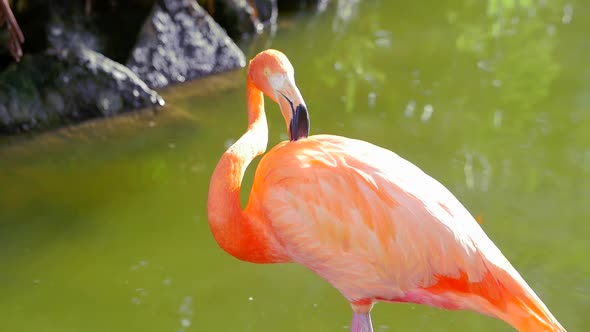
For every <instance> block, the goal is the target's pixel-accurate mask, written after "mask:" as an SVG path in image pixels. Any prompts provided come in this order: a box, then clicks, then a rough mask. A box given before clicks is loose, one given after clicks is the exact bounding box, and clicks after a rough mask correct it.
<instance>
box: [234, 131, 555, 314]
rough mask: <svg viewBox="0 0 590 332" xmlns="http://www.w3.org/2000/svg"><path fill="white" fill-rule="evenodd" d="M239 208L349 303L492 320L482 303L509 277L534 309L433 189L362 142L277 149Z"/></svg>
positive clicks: (494, 253)
mask: <svg viewBox="0 0 590 332" xmlns="http://www.w3.org/2000/svg"><path fill="white" fill-rule="evenodd" d="M246 210H247V211H256V214H257V215H262V216H264V219H265V222H267V223H268V225H270V226H271V228H272V231H273V232H274V234H275V236H276V237H277V240H278V243H280V244H281V245H282V246H283V248H282V250H283V251H284V253H285V254H286V255H287V256H288V257H290V259H291V260H292V261H294V262H297V263H301V264H303V265H305V266H307V267H308V268H309V269H311V270H312V271H314V272H316V273H317V274H319V275H320V276H321V277H323V278H324V279H326V280H327V281H329V282H330V283H331V284H332V285H333V286H334V287H336V288H337V289H338V290H339V291H340V292H341V293H342V294H343V295H344V296H345V297H347V298H348V299H349V301H358V300H363V299H372V300H386V301H409V302H417V303H425V304H430V305H434V306H439V307H445V308H451V309H472V310H477V311H480V312H484V313H486V314H492V315H496V316H498V315H500V314H498V313H497V312H496V311H497V310H496V309H495V307H494V308H492V309H489V310H488V309H485V308H484V307H486V306H488V307H489V305H488V304H489V302H498V303H494V304H495V306H498V305H499V306H505V305H504V304H502V303H499V302H501V300H502V296H503V295H502V292H503V287H504V288H505V286H501V285H500V284H501V283H504V284H506V283H508V282H509V281H510V282H516V284H517V285H518V287H519V289H522V288H523V287H524V289H523V291H524V293H526V294H527V296H526V298H529V297H532V301H533V302H535V303H534V305H538V304H537V300H538V298H537V297H536V296H535V295H534V292H533V291H532V290H530V288H528V286H526V283H525V282H524V281H523V280H522V278H521V277H520V276H519V275H518V272H516V270H515V269H514V268H513V267H512V266H511V265H510V263H509V262H508V261H507V260H506V258H505V257H504V256H503V255H502V253H501V252H500V250H499V249H498V248H497V247H496V246H495V245H494V244H493V243H492V241H491V240H490V239H489V238H488V237H487V236H486V235H485V233H484V232H483V230H482V229H481V228H480V226H479V225H478V224H477V222H476V221H475V220H474V218H473V217H472V216H471V214H470V213H469V212H468V211H467V210H466V209H465V208H464V207H463V205H462V204H461V203H460V202H459V201H458V200H457V199H456V198H455V197H454V196H453V195H452V194H451V193H450V192H449V191H448V190H447V189H446V188H445V187H444V186H443V185H442V184H440V183H439V182H438V181H436V180H435V179H433V178H432V177H430V176H428V175H427V174H425V173H424V172H423V171H421V170H420V169H419V168H418V167H416V166H415V165H413V164H412V163H410V162H408V161H406V160H404V159H403V158H401V157H399V156H398V155H396V154H395V153H393V152H391V151H389V150H386V149H383V148H380V147H377V146H375V145H372V144H369V143H366V142H363V141H358V140H353V139H348V138H344V137H339V136H329V135H319V136H311V137H309V138H307V139H304V140H300V141H297V142H290V143H283V144H280V145H278V146H277V147H275V148H274V149H273V150H272V151H270V152H269V153H268V154H267V155H266V156H265V157H264V158H263V159H262V160H261V162H260V165H259V166H258V169H257V171H256V175H255V180H254V184H253V188H252V194H251V197H250V202H249V204H248V207H247V209H246ZM499 279H502V280H499ZM473 294H475V296H473ZM531 294H532V295H531ZM486 301H487V302H486ZM483 302H485V303H483ZM538 302H540V300H538ZM541 306H542V307H543V308H544V310H546V308H545V307H544V305H542V303H541ZM544 310H543V311H544Z"/></svg>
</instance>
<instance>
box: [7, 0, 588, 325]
mask: <svg viewBox="0 0 590 332" xmlns="http://www.w3.org/2000/svg"><path fill="white" fill-rule="evenodd" d="M480 2H481V3H483V4H479V3H480ZM338 3H339V5H338V6H337V5H336V2H335V1H334V4H333V5H331V6H330V7H329V8H328V10H327V11H326V12H325V13H323V14H321V15H312V14H308V15H293V16H291V17H283V20H282V21H281V25H280V28H279V29H278V31H277V33H276V35H275V36H274V37H273V38H270V37H268V36H265V37H262V38H259V39H258V40H256V41H254V43H253V44H252V45H248V46H246V48H247V49H246V52H247V53H248V55H249V56H251V55H253V54H255V53H256V52H258V51H259V50H261V49H263V48H266V47H274V48H278V49H281V50H283V51H284V52H285V53H286V54H287V55H288V56H289V57H290V58H291V60H292V62H293V64H294V66H295V68H296V79H297V83H298V85H299V88H300V90H301V91H302V93H303V96H304V98H305V100H306V102H307V105H308V106H309V109H310V113H311V118H312V132H313V133H333V134H338V135H345V136H349V137H355V138H360V139H363V140H366V141H370V142H373V143H376V144H378V145H381V146H384V147H387V148H389V149H391V150H393V151H396V152H397V153H399V154H400V155H402V156H404V157H405V158H407V159H409V160H411V161H412V162H414V163H415V164H417V165H419V166H420V167H422V168H423V169H424V170H425V171H427V172H428V173H430V174H431V175H433V176H435V177H436V178H438V179H439V180H440V181H441V182H442V183H444V184H445V185H446V186H448V187H449V188H450V189H451V191H453V192H454V193H455V194H456V195H457V196H458V198H459V199H460V200H461V201H462V202H463V203H464V204H465V205H466V206H467V207H468V209H469V210H470V211H472V213H473V214H474V215H481V216H483V224H482V227H483V228H484V229H485V231H486V232H487V233H488V234H489V236H490V237H491V238H492V239H493V240H494V241H495V243H496V244H497V245H498V246H499V247H500V248H501V249H502V250H503V252H504V253H505V255H506V256H507V257H508V258H509V260H511V262H512V263H513V264H514V265H515V267H516V268H517V269H518V270H519V271H520V272H521V274H522V275H523V276H524V277H525V279H526V280H527V281H528V282H529V284H530V285H531V286H532V287H533V288H534V289H535V290H536V291H537V293H538V294H539V295H540V296H541V298H542V299H543V300H544V302H545V303H546V304H547V306H548V307H549V308H550V309H551V310H552V312H553V313H554V314H555V315H556V316H557V317H558V319H559V320H560V321H561V322H562V323H563V325H564V326H565V327H566V328H567V329H568V330H569V331H586V330H588V329H590V316H589V315H588V313H589V312H590V311H589V310H590V219H589V217H590V129H589V128H590V111H589V109H590V92H589V91H590V66H589V65H588V59H590V42H589V39H588V35H587V31H589V29H590V23H589V21H588V20H587V19H585V18H586V17H588V15H590V4H588V2H587V1H585V0H577V1H568V2H564V1H534V0H527V1H524V0H521V1H516V2H513V1H509V0H503V1H499V0H488V1H487V2H482V1H475V0H472V1H462V2H460V3H459V2H450V1H441V2H438V3H436V4H435V2H431V3H429V4H428V5H420V4H418V3H421V2H418V1H365V2H362V3H358V4H356V5H355V4H354V1H340V2H338ZM422 3H423V2H422ZM243 83H244V71H240V72H237V73H232V74H228V75H222V76H220V77H215V78H212V79H207V80H203V81H197V82H194V83H192V84H190V85H187V86H180V87H176V88H172V89H169V90H167V91H165V92H164V95H165V97H166V99H167V101H168V104H167V106H166V108H164V109H163V110H162V111H161V112H158V113H152V112H142V113H137V114H132V115H129V116H124V117H119V118H114V119H108V120H102V121H93V122H89V123H86V124H83V125H81V126H78V127H73V128H66V129H63V130H59V131H55V132H52V133H45V134H41V135H36V136H34V137H22V138H19V139H17V140H15V141H14V140H13V141H10V142H5V143H4V144H3V145H0V294H1V295H0V330H1V331H175V332H176V331H178V332H189V331H346V330H347V329H348V325H349V321H350V316H351V312H350V308H349V306H348V304H347V303H346V302H345V301H344V300H343V298H342V297H341V296H340V295H339V294H338V293H337V292H336V291H335V290H333V289H332V288H331V287H330V286H329V285H328V284H327V283H326V282H324V281H322V280H320V279H319V278H318V277H316V276H315V275H313V274H312V273H311V272H309V271H307V270H305V269H304V268H302V267H300V266H296V265H265V266H261V265H255V264H248V263H243V262H240V261H237V260H235V259H233V258H231V257H229V256H228V255H227V254H225V253H224V252H222V251H221V250H220V249H219V248H218V247H217V245H216V243H215V242H214V240H213V239H212V237H211V234H210V232H209V228H208V225H207V220H206V198H207V188H208V184H209V177H210V175H211V172H212V170H213V168H214V167H215V164H216V162H217V160H218V158H219V156H220V154H221V153H222V152H223V150H224V148H225V146H226V145H227V144H229V143H231V142H232V141H233V140H235V139H237V138H238V137H239V136H240V135H241V134H242V132H243V131H244V129H245V121H246V118H245V100H244V99H245V96H244V90H245V88H244V84H243ZM267 104H268V108H269V112H268V115H269V126H270V144H271V145H274V144H276V143H277V142H278V141H280V140H282V139H285V138H286V135H285V128H284V122H283V120H282V118H281V117H280V114H279V113H280V112H278V108H277V107H276V106H275V105H271V103H267ZM250 171H252V169H250ZM251 175H252V172H248V174H247V176H248V179H250V178H251ZM244 197H246V195H244ZM373 320H374V324H375V330H376V331H380V332H385V331H474V330H477V331H482V332H483V331H511V328H510V327H509V326H507V325H505V324H504V323H503V322H500V321H497V320H494V319H492V318H488V317H484V316H481V315H478V314H474V313H470V312H462V311H459V312H449V311H443V310H437V309H432V308H428V307H424V306H417V305H410V304H380V305H377V306H376V308H375V310H374V316H373Z"/></svg>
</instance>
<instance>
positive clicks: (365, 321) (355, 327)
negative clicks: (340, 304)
mask: <svg viewBox="0 0 590 332" xmlns="http://www.w3.org/2000/svg"><path fill="white" fill-rule="evenodd" d="M350 331H351V332H373V324H372V323H371V313H370V312H367V313H356V312H355V313H353V314H352V324H351V325H350Z"/></svg>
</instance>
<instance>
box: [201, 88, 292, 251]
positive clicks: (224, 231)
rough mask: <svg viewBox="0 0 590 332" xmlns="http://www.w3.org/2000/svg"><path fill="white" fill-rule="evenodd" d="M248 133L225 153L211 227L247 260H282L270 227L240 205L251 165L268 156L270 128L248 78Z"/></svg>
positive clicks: (212, 194) (212, 196) (212, 192)
mask: <svg viewBox="0 0 590 332" xmlns="http://www.w3.org/2000/svg"><path fill="white" fill-rule="evenodd" d="M247 98H248V99H247V100H248V130H247V131H246V133H244V134H243V135H242V137H240V139H238V140H237V141H236V142H235V143H234V144H233V145H232V146H231V147H230V148H229V149H227V151H226V152H225V153H224V154H223V156H222V157H221V159H220V160H219V163H218V164H217V167H216V168H215V171H214V172H213V176H212V177H211V184H210V187H209V198H208V202H207V213H208V218H209V226H210V228H211V231H212V233H213V236H214V238H215V240H216V241H217V243H218V244H219V246H220V247H221V248H223V249H224V250H225V251H227V252H228V253H229V254H231V255H232V256H234V257H236V258H239V259H241V260H245V261H251V262H258V263H265V262H274V261H279V260H280V259H278V258H277V255H276V254H273V250H272V248H271V244H272V242H273V241H271V240H270V239H269V237H270V232H269V231H268V230H267V228H266V224H265V223H264V222H261V221H260V220H257V216H256V215H254V214H252V213H250V214H246V213H244V211H243V210H242V206H241V204H240V188H241V185H242V178H243V177H244V172H245V171H246V168H247V167H248V165H249V164H250V162H251V161H252V160H253V159H254V158H255V157H256V156H258V155H260V154H262V153H264V151H265V150H266V145H267V142H268V127H267V124H266V115H265V113H264V99H263V94H262V92H261V91H260V90H259V89H258V88H256V87H255V86H254V84H252V82H251V81H250V80H249V79H248V85H247Z"/></svg>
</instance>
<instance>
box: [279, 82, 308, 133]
mask: <svg viewBox="0 0 590 332" xmlns="http://www.w3.org/2000/svg"><path fill="white" fill-rule="evenodd" d="M281 96H282V97H283V98H284V99H285V100H286V101H287V103H288V104H289V107H290V109H291V120H290V121H289V139H290V140H291V141H296V140H298V139H300V138H306V137H307V136H309V113H308V112H307V107H305V104H299V105H297V107H294V105H293V102H292V101H291V99H289V97H287V96H285V95H284V94H283V93H281Z"/></svg>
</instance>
